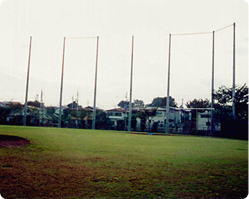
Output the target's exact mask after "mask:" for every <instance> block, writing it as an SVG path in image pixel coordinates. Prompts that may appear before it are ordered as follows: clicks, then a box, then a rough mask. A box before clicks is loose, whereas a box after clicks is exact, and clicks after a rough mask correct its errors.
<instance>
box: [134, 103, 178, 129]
mask: <svg viewBox="0 0 249 199" xmlns="http://www.w3.org/2000/svg"><path fill="white" fill-rule="evenodd" d="M155 108H156V107H149V108H146V109H155ZM181 114H182V112H181V109H178V108H174V107H170V111H169V126H170V128H173V127H175V125H176V124H178V123H179V122H181V120H182V117H181ZM165 123H166V107H159V108H157V111H156V115H155V116H153V117H151V119H147V120H146V122H145V127H144V129H143V127H142V126H141V124H142V121H141V119H140V118H137V129H138V130H140V131H143V130H144V131H149V130H151V131H156V132H161V133H163V132H165Z"/></svg>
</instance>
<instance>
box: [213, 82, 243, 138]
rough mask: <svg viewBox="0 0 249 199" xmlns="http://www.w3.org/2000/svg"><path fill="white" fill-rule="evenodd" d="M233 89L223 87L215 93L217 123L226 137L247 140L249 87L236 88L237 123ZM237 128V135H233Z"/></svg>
mask: <svg viewBox="0 0 249 199" xmlns="http://www.w3.org/2000/svg"><path fill="white" fill-rule="evenodd" d="M232 90H233V89H232V88H227V87H226V86H224V85H222V86H221V87H219V89H218V90H217V91H215V92H214V102H215V104H214V108H215V118H216V121H217V122H219V123H220V124H221V127H222V133H223V135H224V136H233V137H238V138H243V139H247V130H248V86H247V85H246V84H244V85H242V86H236V88H235V121H234V120H233V116H232ZM233 126H235V132H236V135H232V129H233Z"/></svg>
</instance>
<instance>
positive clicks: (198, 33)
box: [171, 32, 213, 36]
mask: <svg viewBox="0 0 249 199" xmlns="http://www.w3.org/2000/svg"><path fill="white" fill-rule="evenodd" d="M211 33H213V32H197V33H182V34H171V35H172V36H180V35H200V34H211Z"/></svg>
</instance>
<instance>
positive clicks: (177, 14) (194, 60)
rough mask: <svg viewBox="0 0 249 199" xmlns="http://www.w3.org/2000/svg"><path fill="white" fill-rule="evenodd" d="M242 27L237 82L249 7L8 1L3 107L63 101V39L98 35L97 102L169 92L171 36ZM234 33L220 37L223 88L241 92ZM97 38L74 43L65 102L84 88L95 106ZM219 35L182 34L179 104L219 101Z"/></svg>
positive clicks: (203, 1) (121, 0) (84, 97)
mask: <svg viewBox="0 0 249 199" xmlns="http://www.w3.org/2000/svg"><path fill="white" fill-rule="evenodd" d="M234 22H235V23H236V84H238V85H242V84H244V83H247V82H248V3H246V1H242V0H157V1H154V0H118V1H117V0H104V1H103V0H74V1H71V0H35V1H34V0H22V1H20V0H5V1H3V2H2V3H1V5H0V71H1V72H0V81H1V84H0V101H8V100H11V99H13V100H14V101H20V102H21V103H24V100H25V89H26V75H27V65H28V53H29V39H30V36H32V52H31V65H30V67H31V68H30V84H29V96H28V100H35V98H36V95H37V94H38V95H39V97H40V92H41V89H43V93H44V95H43V101H44V102H45V104H46V105H47V106H49V105H59V96H60V95H59V94H60V77H61V76H60V75H61V66H62V47H63V37H64V36H66V37H78V36H79V37H95V36H99V59H98V85H97V106H98V107H100V108H103V109H108V108H113V107H115V106H116V105H117V104H118V102H119V101H121V100H125V96H126V94H128V98H129V90H130V67H131V41H132V35H134V74H133V100H134V99H140V100H143V101H144V102H145V103H146V104H148V103H151V101H152V99H153V98H155V97H163V96H166V91H167V67H168V48H169V34H170V33H171V34H177V33H190V32H191V33H192V32H212V31H214V30H217V29H220V28H223V27H226V26H228V25H231V24H233V23H234ZM232 51H233V27H232V26H231V27H229V28H226V29H224V30H221V31H219V32H217V33H216V34H215V89H217V88H218V87H219V86H221V85H226V86H228V87H231V86H232V63H233V59H232ZM95 55H96V39H82V40H66V53H65V71H64V72H65V73H64V90H63V104H68V103H70V102H71V101H72V96H73V95H74V96H76V93H77V91H79V103H80V104H81V105H83V106H87V105H90V106H92V105H93V88H94V70H95V59H96V58H95ZM211 58H212V34H204V35H194V36H173V37H172V50H171V84H170V95H171V96H172V97H173V98H175V99H176V102H177V103H178V105H181V103H182V99H184V104H185V103H186V102H187V101H189V100H193V99H200V98H202V99H205V98H208V99H210V95H211V65H212V60H211Z"/></svg>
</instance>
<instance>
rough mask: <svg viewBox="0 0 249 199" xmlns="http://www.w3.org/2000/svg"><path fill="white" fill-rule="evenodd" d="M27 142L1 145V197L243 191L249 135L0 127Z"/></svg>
mask: <svg viewBox="0 0 249 199" xmlns="http://www.w3.org/2000/svg"><path fill="white" fill-rule="evenodd" d="M0 134H1V135H15V136H20V137H23V138H26V139H29V140H30V141H31V145H30V146H26V147H21V148H0V193H1V195H2V196H3V197H6V198H89V197H93V198H116V197H120V198H147V197H149V198H159V197H162V198H194V197H195V198H245V197H246V196H247V193H248V191H247V190H248V142H247V141H242V140H232V139H221V138H210V137H194V136H156V135H139V134H128V133H125V132H115V131H100V130H95V131H93V130H78V129H58V128H38V127H17V126H0Z"/></svg>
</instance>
